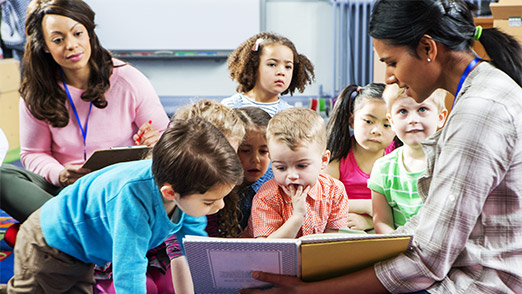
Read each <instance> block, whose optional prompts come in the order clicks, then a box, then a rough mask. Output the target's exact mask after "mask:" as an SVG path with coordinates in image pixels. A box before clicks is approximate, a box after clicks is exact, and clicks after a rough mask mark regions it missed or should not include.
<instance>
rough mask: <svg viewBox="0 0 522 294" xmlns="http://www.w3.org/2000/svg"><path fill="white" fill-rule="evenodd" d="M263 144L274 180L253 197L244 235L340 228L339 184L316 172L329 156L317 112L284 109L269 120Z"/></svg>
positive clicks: (344, 199)
mask: <svg viewBox="0 0 522 294" xmlns="http://www.w3.org/2000/svg"><path fill="white" fill-rule="evenodd" d="M267 143H268V150H269V154H270V160H271V162H272V169H273V173H274V178H273V179H271V180H270V181H268V182H266V183H265V184H263V186H261V188H259V191H258V192H257V194H256V196H255V197H254V200H253V204H252V213H251V216H250V220H249V229H248V231H247V234H246V235H247V236H249V237H255V238H259V237H263V238H296V237H301V236H304V235H310V234H319V233H330V232H337V231H338V229H340V228H345V227H346V226H347V220H348V219H347V216H348V196H346V191H345V189H344V186H343V184H342V183H341V182H340V181H338V180H336V179H334V178H332V177H330V176H329V175H326V174H321V170H323V169H324V168H325V167H326V165H327V164H328V161H329V158H330V152H329V151H328V150H326V129H325V125H324V120H323V119H322V118H321V116H319V114H317V113H316V112H314V111H312V110H311V109H305V108H297V107H294V108H289V109H285V110H283V111H281V112H279V113H277V114H276V115H274V117H273V118H272V119H271V120H270V122H269V124H268V129H267Z"/></svg>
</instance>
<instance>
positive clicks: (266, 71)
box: [221, 32, 314, 116]
mask: <svg viewBox="0 0 522 294" xmlns="http://www.w3.org/2000/svg"><path fill="white" fill-rule="evenodd" d="M227 62H228V69H229V71H230V77H231V78H232V79H233V80H236V81H237V82H238V83H239V85H238V86H237V92H238V93H237V94H235V95H233V96H232V97H229V98H225V99H223V101H221V103H223V104H224V105H226V106H228V107H230V108H240V107H244V106H255V107H260V108H261V109H263V110H264V111H266V112H268V114H270V116H274V114H275V113H277V112H279V111H281V110H283V109H286V108H288V107H290V105H289V104H288V103H287V102H286V101H284V100H283V99H281V98H280V97H279V95H285V94H287V93H289V92H290V95H292V94H293V93H294V91H295V90H296V89H298V90H299V92H301V93H302V92H303V91H304V89H305V86H306V84H311V83H312V80H313V79H314V67H313V65H312V63H311V62H310V60H308V58H307V57H306V56H304V55H302V54H299V53H297V49H296V48H295V46H294V44H293V43H292V41H290V40H289V39H287V38H285V37H283V36H280V35H277V34H274V33H267V32H263V33H259V34H257V35H254V36H252V37H250V38H249V39H248V40H246V41H245V42H243V43H242V44H241V45H239V47H238V48H236V50H234V52H232V54H231V55H230V56H229V58H228V61H227Z"/></svg>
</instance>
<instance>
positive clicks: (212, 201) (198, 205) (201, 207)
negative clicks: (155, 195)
mask: <svg viewBox="0 0 522 294" xmlns="http://www.w3.org/2000/svg"><path fill="white" fill-rule="evenodd" d="M164 187H165V186H164ZM232 188H234V185H233V184H221V185H218V186H215V187H213V188H212V189H210V190H208V191H207V192H206V193H204V194H189V195H185V196H183V197H181V196H180V195H179V194H178V193H175V192H174V191H173V190H172V187H170V189H171V192H172V193H173V194H172V198H173V201H174V203H175V204H176V205H177V206H178V207H179V208H180V209H181V210H183V212H185V213H186V214H188V215H190V216H194V217H198V216H205V215H209V214H214V213H216V212H218V211H219V210H220V209H222V208H223V207H225V202H224V201H223V198H225V196H227V195H228V194H229V193H230V191H232ZM163 192H164V191H163V188H162V193H163ZM163 195H164V196H165V193H163ZM165 198H167V199H169V196H166V197H165Z"/></svg>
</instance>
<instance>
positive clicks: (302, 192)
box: [283, 185, 310, 217]
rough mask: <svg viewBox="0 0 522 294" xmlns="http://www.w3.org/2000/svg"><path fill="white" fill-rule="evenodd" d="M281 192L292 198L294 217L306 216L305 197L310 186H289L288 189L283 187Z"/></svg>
mask: <svg viewBox="0 0 522 294" xmlns="http://www.w3.org/2000/svg"><path fill="white" fill-rule="evenodd" d="M283 191H285V193H286V194H287V195H288V196H290V198H292V206H293V208H294V212H293V214H294V215H301V216H303V217H305V216H306V195H308V191H310V186H306V188H303V186H298V187H297V188H296V187H295V186H294V185H290V186H288V187H283Z"/></svg>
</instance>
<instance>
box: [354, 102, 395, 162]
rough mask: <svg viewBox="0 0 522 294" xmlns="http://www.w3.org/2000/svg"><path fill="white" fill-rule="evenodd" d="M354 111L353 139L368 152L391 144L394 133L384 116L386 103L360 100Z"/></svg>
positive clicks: (379, 149)
mask: <svg viewBox="0 0 522 294" xmlns="http://www.w3.org/2000/svg"><path fill="white" fill-rule="evenodd" d="M361 103H363V104H362V107H361V108H360V109H358V110H357V111H355V113H354V116H353V122H352V128H353V135H354V137H355V141H356V142H357V144H358V145H359V146H361V147H362V148H363V149H364V150H367V151H368V152H380V151H382V150H384V149H385V148H386V147H388V145H390V144H391V142H392V140H393V137H395V133H394V132H393V130H392V128H391V124H390V122H389V121H388V118H387V117H386V112H387V111H386V103H384V102H379V101H367V100H366V101H361Z"/></svg>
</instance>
